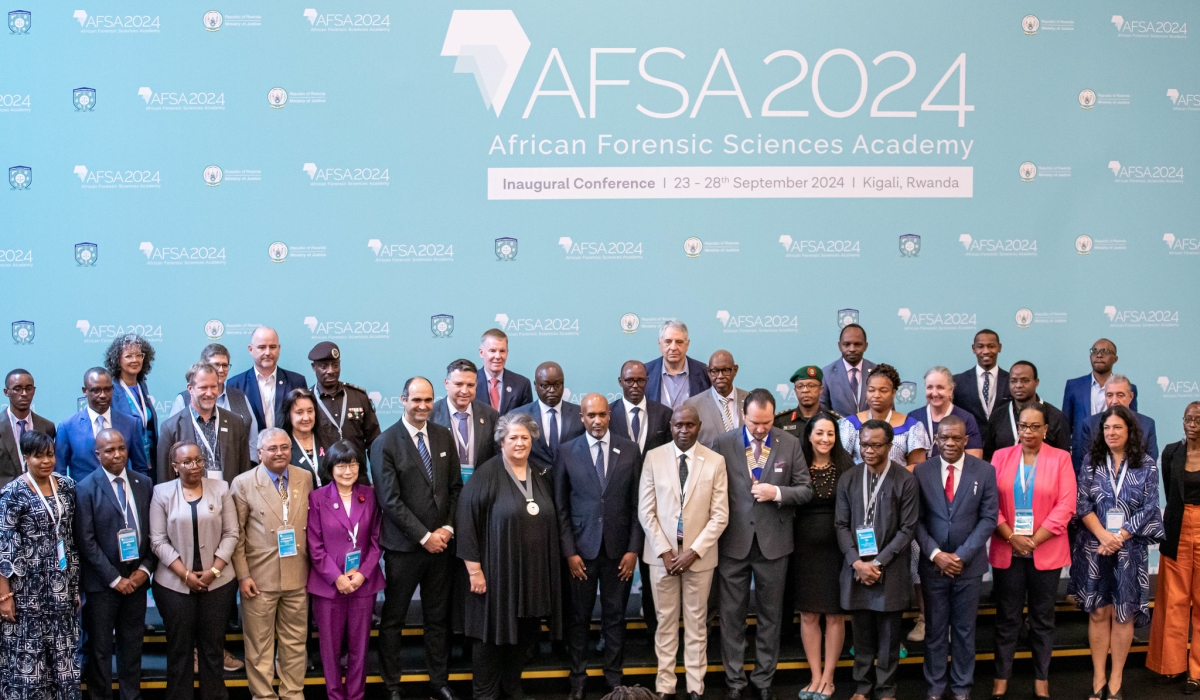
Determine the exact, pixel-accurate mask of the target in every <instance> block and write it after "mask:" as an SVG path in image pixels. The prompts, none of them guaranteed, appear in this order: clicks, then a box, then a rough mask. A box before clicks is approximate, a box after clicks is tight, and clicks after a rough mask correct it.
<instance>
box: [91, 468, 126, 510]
mask: <svg viewBox="0 0 1200 700" xmlns="http://www.w3.org/2000/svg"><path fill="white" fill-rule="evenodd" d="M100 468H101V469H103V468H104V467H100ZM131 471H132V470H129V469H126V470H125V497H126V498H128V497H129V495H130V494H129V490H130V489H131V488H133V485H132V484H131V483H129V473H130V472H131ZM98 486H99V487H100V490H101V491H103V492H104V496H105V500H106V501H108V503H109V505H111V506H112V507H113V508H116V509H117V514H118V515H121V516H122V518H124V515H125V509H124V508H123V507H122V504H121V503H120V502H118V501H117V494H116V492H115V491H113V486H112V482H111V481H109V479H108V476H107V475H106V476H105V477H104V478H103V479H101V480H100V481H99V483H98Z"/></svg>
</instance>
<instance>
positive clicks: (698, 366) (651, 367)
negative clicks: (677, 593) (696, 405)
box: [646, 356, 712, 569]
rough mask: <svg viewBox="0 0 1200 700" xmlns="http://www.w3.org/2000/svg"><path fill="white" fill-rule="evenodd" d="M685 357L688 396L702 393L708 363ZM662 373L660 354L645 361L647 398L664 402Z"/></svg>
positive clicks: (704, 386) (705, 381) (708, 385)
mask: <svg viewBox="0 0 1200 700" xmlns="http://www.w3.org/2000/svg"><path fill="white" fill-rule="evenodd" d="M685 359H686V360H687V368H688V396H689V397H692V396H697V395H699V394H702V393H704V390H705V389H708V388H710V387H712V382H711V381H709V379H708V365H706V364H704V363H703V362H701V361H699V360H693V359H692V358H690V357H686V358H685ZM662 374H663V359H662V357H661V356H660V357H656V358H654V359H653V360H650V361H649V362H647V363H646V398H647V399H650V400H651V401H658V402H659V403H665V402H663V400H662ZM668 408H669V407H668ZM692 568H693V569H694V568H696V567H692Z"/></svg>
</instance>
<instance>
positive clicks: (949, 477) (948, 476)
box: [946, 464, 954, 503]
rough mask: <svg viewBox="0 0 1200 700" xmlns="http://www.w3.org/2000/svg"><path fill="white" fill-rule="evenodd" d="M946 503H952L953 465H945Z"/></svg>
mask: <svg viewBox="0 0 1200 700" xmlns="http://www.w3.org/2000/svg"><path fill="white" fill-rule="evenodd" d="M946 501H947V502H949V503H953V502H954V465H953V464H947V465H946Z"/></svg>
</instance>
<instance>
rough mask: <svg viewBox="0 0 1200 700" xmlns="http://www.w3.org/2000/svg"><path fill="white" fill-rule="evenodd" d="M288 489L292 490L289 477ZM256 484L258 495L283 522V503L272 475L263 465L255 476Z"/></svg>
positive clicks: (259, 466)
mask: <svg viewBox="0 0 1200 700" xmlns="http://www.w3.org/2000/svg"><path fill="white" fill-rule="evenodd" d="M288 476H289V478H288V488H289V489H290V488H291V478H290V476H291V475H290V474H289V475H288ZM254 484H255V486H257V487H258V495H259V497H261V498H262V499H263V501H264V502H265V503H266V504H267V506H268V507H270V509H271V512H272V513H274V514H275V517H276V518H279V522H283V501H282V500H280V498H279V491H277V490H276V489H275V484H274V483H272V481H271V477H270V475H268V474H267V468H266V467H264V466H263V465H261V464H260V465H258V471H257V472H256V473H255V475H254Z"/></svg>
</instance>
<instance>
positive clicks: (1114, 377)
mask: <svg viewBox="0 0 1200 700" xmlns="http://www.w3.org/2000/svg"><path fill="white" fill-rule="evenodd" d="M1113 382H1116V383H1117V384H1128V385H1129V391H1131V392H1132V391H1133V382H1131V381H1129V377H1126V376H1125V375H1123V374H1110V375H1108V381H1107V382H1105V383H1104V388H1105V389H1107V388H1108V385H1109V384H1112V383H1113Z"/></svg>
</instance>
